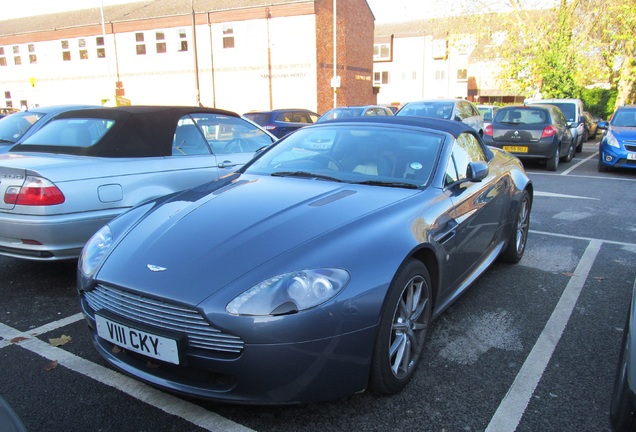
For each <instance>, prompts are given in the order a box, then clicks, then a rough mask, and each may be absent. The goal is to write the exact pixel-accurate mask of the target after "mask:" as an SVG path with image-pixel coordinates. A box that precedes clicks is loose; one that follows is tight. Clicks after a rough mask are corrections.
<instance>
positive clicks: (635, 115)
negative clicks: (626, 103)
mask: <svg viewBox="0 0 636 432" xmlns="http://www.w3.org/2000/svg"><path fill="white" fill-rule="evenodd" d="M611 124H612V126H618V127H636V109H619V110H618V111H616V114H614V117H612V121H611Z"/></svg>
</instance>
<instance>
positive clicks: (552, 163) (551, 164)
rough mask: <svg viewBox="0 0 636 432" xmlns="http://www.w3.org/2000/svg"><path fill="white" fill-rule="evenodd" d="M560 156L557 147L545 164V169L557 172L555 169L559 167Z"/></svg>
mask: <svg viewBox="0 0 636 432" xmlns="http://www.w3.org/2000/svg"><path fill="white" fill-rule="evenodd" d="M560 155H561V154H560V152H559V146H558V145H557V148H556V150H555V152H554V154H553V155H552V157H551V158H550V159H548V160H547V162H546V165H545V167H546V168H547V169H548V171H556V170H557V168H558V167H559V158H560V157H561V156H560Z"/></svg>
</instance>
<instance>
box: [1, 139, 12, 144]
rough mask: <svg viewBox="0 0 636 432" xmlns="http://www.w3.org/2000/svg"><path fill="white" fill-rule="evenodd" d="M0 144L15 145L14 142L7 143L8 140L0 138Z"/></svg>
mask: <svg viewBox="0 0 636 432" xmlns="http://www.w3.org/2000/svg"><path fill="white" fill-rule="evenodd" d="M0 143H9V144H15V141H9V140H6V139H2V138H0Z"/></svg>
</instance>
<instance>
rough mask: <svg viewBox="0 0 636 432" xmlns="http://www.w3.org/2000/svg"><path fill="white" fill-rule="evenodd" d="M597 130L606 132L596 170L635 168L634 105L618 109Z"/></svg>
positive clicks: (635, 125) (635, 126) (635, 108)
mask: <svg viewBox="0 0 636 432" xmlns="http://www.w3.org/2000/svg"><path fill="white" fill-rule="evenodd" d="M598 128H599V129H604V130H606V132H605V134H604V135H603V138H602V139H601V144H600V147H599V152H598V170H599V171H601V172H607V171H610V170H612V169H613V168H636V105H626V106H623V107H620V108H619V109H617V110H616V112H615V113H614V115H613V116H612V119H611V120H610V121H609V122H600V123H599V124H598Z"/></svg>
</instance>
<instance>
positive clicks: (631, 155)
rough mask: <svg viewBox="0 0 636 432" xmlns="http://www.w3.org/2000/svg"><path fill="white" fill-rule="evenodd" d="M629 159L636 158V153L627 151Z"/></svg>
mask: <svg viewBox="0 0 636 432" xmlns="http://www.w3.org/2000/svg"><path fill="white" fill-rule="evenodd" d="M627 159H629V160H636V153H627Z"/></svg>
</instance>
